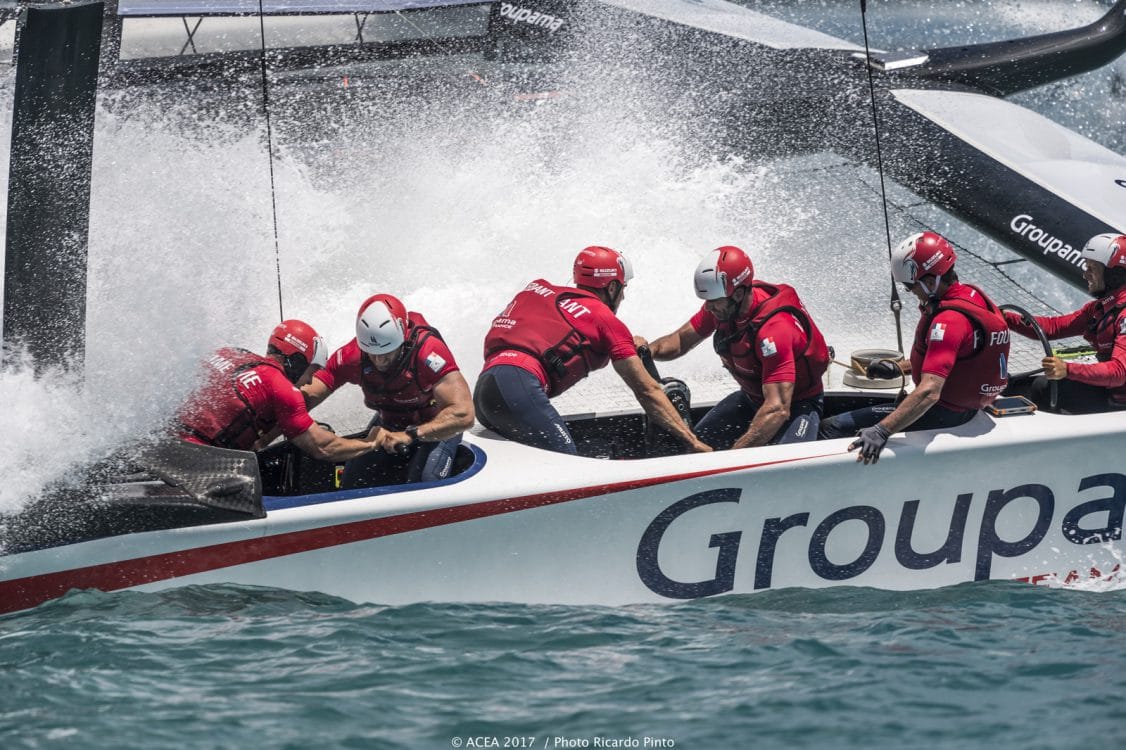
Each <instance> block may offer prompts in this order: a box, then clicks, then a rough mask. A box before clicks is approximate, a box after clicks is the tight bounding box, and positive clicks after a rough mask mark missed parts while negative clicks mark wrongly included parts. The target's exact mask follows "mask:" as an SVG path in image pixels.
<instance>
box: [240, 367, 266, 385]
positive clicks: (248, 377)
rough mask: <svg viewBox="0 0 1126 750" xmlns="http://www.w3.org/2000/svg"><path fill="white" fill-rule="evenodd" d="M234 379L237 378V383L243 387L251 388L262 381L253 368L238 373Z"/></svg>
mask: <svg viewBox="0 0 1126 750" xmlns="http://www.w3.org/2000/svg"><path fill="white" fill-rule="evenodd" d="M235 380H237V381H238V382H239V385H241V386H242V387H243V388H251V387H253V386H256V385H259V384H260V383H261V382H262V378H261V377H259V376H258V373H256V372H254V370H247V371H246V372H244V373H240V374H239V375H238V377H236V378H235Z"/></svg>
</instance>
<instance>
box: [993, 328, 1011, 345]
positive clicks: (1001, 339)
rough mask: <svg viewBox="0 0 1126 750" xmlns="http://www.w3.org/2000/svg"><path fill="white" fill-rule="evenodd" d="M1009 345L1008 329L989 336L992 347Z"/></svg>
mask: <svg viewBox="0 0 1126 750" xmlns="http://www.w3.org/2000/svg"><path fill="white" fill-rule="evenodd" d="M1007 343H1009V329H1008V328H1006V329H1005V330H1003V331H994V332H993V333H991V334H989V345H990V346H997V345H998V344H1007Z"/></svg>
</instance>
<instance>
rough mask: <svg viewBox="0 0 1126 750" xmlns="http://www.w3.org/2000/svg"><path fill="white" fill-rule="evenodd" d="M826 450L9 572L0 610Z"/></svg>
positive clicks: (1, 588)
mask: <svg viewBox="0 0 1126 750" xmlns="http://www.w3.org/2000/svg"><path fill="white" fill-rule="evenodd" d="M830 455H836V454H828V453H827V454H824V455H819V456H803V457H801V458H788V459H782V460H779V461H764V462H762V463H755V464H745V465H743V466H730V467H724V468H720V469H708V470H705V471H694V472H689V473H686V474H671V475H669V476H664V477H656V478H652V479H637V480H631V481H628V482H617V483H614V484H600V485H594V486H591V487H579V488H576V489H573V490H562V491H560V492H545V493H542V494H537V495H523V496H521V497H512V498H506V499H504V500H488V501H485V502H480V503H473V504H470V505H459V506H454V507H450V508H438V509H435V510H424V511H418V512H415V513H404V514H402V515H398V516H388V517H385V518H372V519H368V520H364V521H351V522H349V523H342V524H337V525H335V526H323V527H320V528H316V529H307V530H305V531H291V532H288V533H284V534H274V535H272V536H267V537H258V538H255V539H245V540H240V541H236V542H224V543H222V544H213V545H209V546H206V547H195V548H192V549H186V550H181V551H179V552H166V553H162V554H158V555H150V556H148V557H138V558H134V559H131V560H120V561H117V562H110V563H103V564H101V565H91V566H88V567H84V568H73V569H71V570H62V571H59V572H57V573H43V574H41V575H34V576H27V577H25V578H16V579H13V580H10V581H0V614H2V613H5V612H15V611H18V610H21V609H29V608H31V607H34V606H37V605H39V604H42V603H43V602H45V601H48V600H50V599H54V598H56V597H59V596H62V595H63V594H65V593H66V592H67V591H70V590H71V589H100V590H102V591H117V590H119V589H126V588H131V587H133V586H140V585H142V584H146V583H153V582H154V581H164V580H168V579H171V578H179V577H182V576H189V575H194V574H196V573H204V572H207V571H210V570H218V569H221V568H228V567H231V566H234V565H245V564H247V563H253V562H259V561H261V560H268V559H270V558H274V557H285V556H287V555H294V554H297V553H300V552H309V551H311V550H316V549H324V548H326V547H336V546H339V545H342V544H350V543H352V542H360V541H364V540H367V539H375V538H377V537H382V536H391V535H393V534H404V533H406V532H408V531H418V530H420V529H428V528H432V527H435V526H446V525H448V524H452V523H461V522H462V521H471V520H473V519H476V518H486V517H488V516H496V515H502V514H505V513H515V512H517V511H521V510H527V509H529V508H540V507H543V506H546V505H556V504H558V503H567V502H571V501H573V500H583V499H586V498H589V497H595V496H597V495H607V494H611V493H615V492H626V491H629V490H636V489H641V488H643V487H652V486H655V485H659V484H668V483H671V482H679V481H683V480H686V479H698V478H700V477H707V476H715V475H718V474H726V473H730V472H733V471H742V470H744V469H757V468H761V467H764V466H773V465H777V464H787V463H793V462H795V461H807V460H810V459H814V458H826V457H828V456H830ZM2 560H3V558H0V561H2Z"/></svg>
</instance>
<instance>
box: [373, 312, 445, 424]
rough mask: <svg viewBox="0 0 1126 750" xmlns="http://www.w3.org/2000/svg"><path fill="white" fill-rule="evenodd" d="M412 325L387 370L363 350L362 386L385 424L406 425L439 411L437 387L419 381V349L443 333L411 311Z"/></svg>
mask: <svg viewBox="0 0 1126 750" xmlns="http://www.w3.org/2000/svg"><path fill="white" fill-rule="evenodd" d="M407 321H408V324H409V326H410V329H409V330H408V331H407V338H406V340H405V341H404V342H403V348H402V349H401V350H400V351H399V357H398V359H396V361H395V364H394V365H392V367H391V369H389V370H388V371H387V372H380V371H379V370H378V369H376V367H375V365H374V364H372V361H371V359H370V358H369V357H368V356H367V355H365V354H363V352H362V351H361V353H360V388H362V389H363V391H364V404H365V405H366V406H367V407H368V408H369V409H375V410H376V411H378V412H379V414H380V417H381V418H382V422H383V426H384V427H387V428H390V429H400V430H401V429H403V428H404V427H407V426H409V425H412V424H422V423H424V422H429V421H430V420H431V419H433V418H434V415H435V414H437V413H438V409H437V402H436V401H435V400H434V389H433V388H427V389H424V388H422V387H421V386H420V385H419V384H418V353H419V350H420V347H421V346H422V344H423V343H424V342H425V341H426V340H427V339H428V338H430V337H431V336H437V337H438V338H439V339H441V338H442V335H441V334H440V333H438V331H437V330H436V329H434V328H431V327H430V326H428V325H426V321H425V320H424V319H423V318H422V317H421V316H420V315H418V313H413V312H412V313H408V314H407Z"/></svg>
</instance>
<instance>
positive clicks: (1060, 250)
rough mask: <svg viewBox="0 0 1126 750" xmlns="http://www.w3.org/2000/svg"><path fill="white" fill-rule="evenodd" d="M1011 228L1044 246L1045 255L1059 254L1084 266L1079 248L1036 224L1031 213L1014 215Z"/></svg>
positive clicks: (1073, 263) (1075, 264) (1077, 264)
mask: <svg viewBox="0 0 1126 750" xmlns="http://www.w3.org/2000/svg"><path fill="white" fill-rule="evenodd" d="M1009 228H1010V229H1012V230H1013V231H1014V232H1016V233H1017V235H1018V236H1020V237H1024V238H1025V239H1026V240H1028V241H1029V242H1033V243H1035V244H1037V245H1039V246H1040V247H1042V248H1044V253H1043V254H1044V255H1048V254H1054V255H1058V256H1059V257H1061V258H1063V259H1064V260H1066V261H1067V262H1068V263H1071V264H1072V265H1073V266H1076V267H1078V268H1083V255H1082V254H1081V253H1080V252H1079V250H1077V249H1076V248H1074V247H1072V246H1071V245H1069V244H1067V243H1066V242H1064V241H1063V240H1061V239H1059V238H1058V237H1056V236H1055V235H1052V234H1049V233H1048V232H1046V231H1045V230H1043V229H1041V228H1040V227H1038V226H1036V220H1035V219H1034V218H1033V217H1032V216H1030V215H1029V214H1020V215H1019V216H1014V217H1013V220H1012V221H1010V222H1009Z"/></svg>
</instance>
